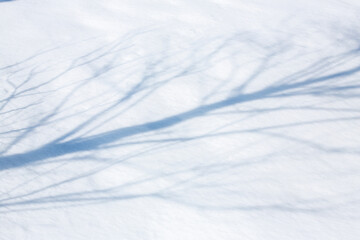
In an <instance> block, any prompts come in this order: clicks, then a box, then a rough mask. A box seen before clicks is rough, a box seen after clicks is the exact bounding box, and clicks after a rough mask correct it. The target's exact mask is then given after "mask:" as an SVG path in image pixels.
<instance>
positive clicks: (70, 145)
mask: <svg viewBox="0 0 360 240" xmlns="http://www.w3.org/2000/svg"><path fill="white" fill-rule="evenodd" d="M359 71H360V66H357V67H354V68H351V69H348V70H344V71H341V72H338V73H335V74H330V75H327V76H322V77H319V78H311V79H306V80H303V81H300V82H296V83H290V84H282V85H278V86H269V87H267V88H265V89H263V90H259V91H257V92H253V93H248V94H240V95H237V96H234V97H230V98H227V99H225V100H221V101H218V102H215V103H211V104H206V105H202V106H199V107H197V108H194V109H192V110H189V111H186V112H183V113H180V114H177V115H174V116H170V117H166V118H163V119H161V120H157V121H152V122H147V123H144V124H139V125H135V126H130V127H125V128H120V129H116V130H113V131H108V132H106V133H102V134H97V135H93V136H90V137H83V138H77V139H73V140H69V141H66V142H60V143H59V142H50V143H48V144H46V145H44V146H42V147H40V148H38V149H35V150H32V151H28V152H26V153H20V154H13V155H8V156H2V157H0V170H6V169H11V168H16V167H21V166H24V165H28V164H30V163H33V162H36V161H40V160H43V159H47V158H51V157H58V156H62V155H66V154H70V153H76V152H83V151H90V150H96V149H101V147H103V146H104V145H106V144H109V143H113V142H115V141H117V140H120V139H122V138H125V137H129V136H133V135H138V134H141V133H146V132H151V131H156V130H159V129H163V128H168V127H171V126H174V125H177V124H179V123H182V122H185V121H188V120H190V119H194V118H197V117H200V116H204V115H205V114H207V113H209V112H211V111H214V110H216V109H221V108H224V107H228V106H232V105H235V104H239V103H244V102H250V101H255V100H260V99H265V98H269V97H273V95H275V96H276V94H279V93H283V92H285V91H289V90H293V89H298V88H302V87H308V86H312V85H316V84H318V83H322V82H325V81H328V80H334V79H337V78H339V77H346V76H349V75H352V74H354V73H357V72H359Z"/></svg>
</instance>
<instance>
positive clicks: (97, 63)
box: [0, 34, 360, 213]
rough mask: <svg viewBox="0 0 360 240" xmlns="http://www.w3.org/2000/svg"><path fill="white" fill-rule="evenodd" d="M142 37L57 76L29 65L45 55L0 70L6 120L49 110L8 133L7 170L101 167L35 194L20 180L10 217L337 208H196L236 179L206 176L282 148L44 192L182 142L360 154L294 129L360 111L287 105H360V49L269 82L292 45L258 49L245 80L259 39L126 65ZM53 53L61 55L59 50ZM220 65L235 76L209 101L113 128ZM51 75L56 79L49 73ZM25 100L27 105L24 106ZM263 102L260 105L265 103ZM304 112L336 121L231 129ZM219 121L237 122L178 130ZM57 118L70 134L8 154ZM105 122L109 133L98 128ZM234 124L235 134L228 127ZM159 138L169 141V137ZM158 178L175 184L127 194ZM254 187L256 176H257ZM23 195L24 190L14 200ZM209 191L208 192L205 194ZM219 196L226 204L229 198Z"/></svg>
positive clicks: (3, 162)
mask: <svg viewBox="0 0 360 240" xmlns="http://www.w3.org/2000/svg"><path fill="white" fill-rule="evenodd" d="M136 37H138V36H137V35H135V36H130V37H125V38H124V39H120V40H119V41H117V42H115V43H112V44H109V45H105V46H101V47H97V48H95V49H93V50H91V51H89V52H87V53H85V54H84V55H82V56H80V57H78V58H75V59H73V60H71V61H70V63H68V64H67V67H65V68H63V69H61V70H58V71H53V70H51V66H48V67H44V66H41V67H39V66H33V65H32V59H36V58H38V57H41V56H40V55H39V56H32V57H30V58H28V59H29V60H24V61H21V62H19V64H15V65H11V66H10V65H9V66H7V67H4V68H1V70H3V71H5V70H6V71H7V79H6V82H7V84H8V86H9V90H8V91H7V94H6V97H5V98H2V99H0V104H1V105H0V117H1V118H3V119H7V118H9V120H7V122H9V124H10V125H11V124H12V122H13V119H16V118H18V117H19V116H23V115H26V114H29V111H30V112H31V111H33V110H34V109H37V108H38V106H46V110H45V111H44V112H43V113H41V114H39V115H37V116H34V120H33V121H29V122H28V124H27V125H26V126H23V127H21V128H15V129H10V130H6V131H2V132H1V133H0V134H1V135H2V136H4V138H3V139H7V137H8V139H9V140H8V141H7V143H6V144H4V145H3V148H2V152H1V153H2V155H1V156H0V171H1V172H10V171H16V170H19V169H20V170H21V169H28V168H32V167H37V166H42V165H45V166H46V165H48V164H50V165H51V164H54V163H56V164H60V165H59V166H63V165H62V164H69V163H72V162H76V161H79V163H80V164H85V163H86V161H96V162H99V164H100V165H99V167H95V168H91V169H90V170H88V169H86V170H81V171H80V172H79V173H76V174H74V175H73V176H69V177H66V178H65V179H62V180H58V181H55V182H52V183H50V184H44V185H42V186H40V187H35V188H33V189H32V190H28V189H27V184H28V183H21V184H19V185H17V186H15V187H14V188H12V189H10V190H7V191H6V192H4V193H3V194H2V195H0V208H5V209H6V210H5V212H6V211H8V209H10V210H9V211H13V209H15V210H14V211H17V210H18V209H22V210H24V209H26V208H27V207H26V206H35V207H34V208H29V209H36V208H37V207H36V206H37V205H40V206H41V207H40V208H41V209H42V208H46V207H48V206H50V207H62V206H71V205H72V204H75V205H78V204H90V203H91V204H100V203H104V202H107V201H117V200H128V199H134V198H144V197H145V198H157V199H162V200H169V201H173V202H176V203H181V204H185V205H188V206H193V207H199V208H208V209H215V210H216V209H218V210H249V211H254V210H256V211H258V210H269V209H271V210H277V211H298V212H309V213H314V212H320V211H326V210H328V209H331V208H332V207H336V206H337V205H338V204H331V203H330V204H325V207H324V205H321V206H318V205H316V204H313V203H314V202H316V201H315V200H314V199H313V201H311V204H308V203H307V202H306V201H300V200H299V201H290V202H286V201H283V202H275V203H274V202H271V201H270V202H269V204H263V203H261V204H260V203H259V204H256V203H255V204H253V205H247V204H241V203H238V202H235V203H232V202H231V203H229V204H227V205H226V206H219V205H218V203H214V204H211V203H210V204H207V203H204V201H203V200H198V201H197V200H193V193H194V192H195V191H201V190H202V189H216V191H224V189H225V190H226V189H227V188H229V185H231V184H232V183H234V182H233V181H230V183H227V182H226V183H223V184H222V183H221V182H219V183H218V184H219V186H217V185H216V184H215V183H207V182H206V181H205V179H206V178H208V177H209V176H215V179H217V178H218V177H219V176H221V174H226V173H227V172H231V171H243V170H244V169H247V168H252V167H253V166H258V165H262V164H267V163H268V162H269V161H273V160H274V159H276V158H278V156H279V155H281V153H279V152H281V151H282V150H281V149H280V148H279V149H276V150H275V151H273V152H270V153H268V154H260V155H259V156H256V157H248V158H247V157H244V158H241V159H239V160H237V161H233V160H231V161H230V160H229V161H221V162H219V163H213V162H210V163H208V164H201V165H199V166H194V165H191V167H188V168H185V169H181V170H174V171H170V172H166V173H164V172H156V171H155V173H149V174H145V176H146V177H144V178H140V179H136V180H132V181H129V182H124V183H120V184H117V185H116V186H112V187H108V188H101V189H97V190H93V189H92V190H89V189H85V190H83V189H81V190H78V191H72V190H71V191H70V192H67V190H66V189H65V192H64V193H59V194H52V195H51V196H49V195H47V192H48V191H50V190H52V189H56V188H61V187H64V186H69V184H73V183H76V182H78V181H82V180H84V179H87V178H89V177H91V176H94V175H96V174H99V173H101V172H103V171H107V170H108V169H110V168H112V167H114V166H117V165H124V166H127V167H134V166H133V165H132V161H131V160H132V159H134V158H139V157H140V158H141V157H144V156H151V154H153V153H154V152H156V151H159V150H160V149H162V150H163V151H168V149H170V148H171V147H174V146H178V145H186V144H188V143H193V142H197V141H198V142H199V141H203V140H208V139H215V138H228V137H231V136H239V135H245V134H252V135H258V136H261V137H266V138H270V139H279V140H282V141H285V142H290V143H294V144H296V145H297V146H304V147H306V148H309V149H313V150H315V151H317V152H321V153H326V154H330V155H334V154H335V155H336V154H340V155H343V154H346V155H359V153H360V151H359V150H358V149H359V148H358V146H355V147H340V146H336V147H334V146H328V145H327V144H326V143H319V142H317V141H316V140H312V139H303V138H301V137H299V136H298V135H292V129H294V128H298V127H304V128H305V127H306V126H314V125H324V124H332V123H334V122H341V123H346V122H354V121H358V120H359V117H360V115H359V109H357V108H344V107H337V108H336V107H328V106H326V107H322V106H313V105H312V104H302V103H297V106H292V104H293V103H292V104H290V102H297V101H296V100H297V99H300V98H302V97H304V96H306V97H311V98H316V99H323V100H324V101H325V100H329V99H333V100H334V99H335V100H336V101H349V100H352V99H358V98H359V97H360V95H359V94H360V92H359V90H360V85H359V84H358V82H357V77H358V76H359V72H360V64H359V61H358V60H359V51H358V49H355V50H350V51H346V52H343V53H341V54H338V55H336V56H333V55H330V56H323V57H321V58H320V59H314V60H312V62H310V63H307V64H306V65H305V64H303V65H299V66H297V67H296V68H294V66H293V65H292V67H293V68H292V69H294V70H293V71H285V72H286V73H284V74H281V75H280V76H278V75H275V77H274V74H273V72H274V71H278V70H281V69H282V67H283V66H287V64H289V63H288V62H287V61H288V60H287V59H286V58H284V57H283V55H284V54H286V53H287V52H288V51H289V50H288V49H287V47H286V45H285V44H283V43H279V44H277V45H275V46H272V47H271V48H268V47H259V46H255V47H253V48H252V50H255V51H259V52H261V58H260V59H256V63H257V64H256V65H255V67H254V71H253V72H252V73H251V74H250V75H249V76H248V77H244V76H242V75H240V74H232V73H234V72H236V71H237V69H239V68H242V67H243V66H242V64H244V67H246V66H247V64H248V63H247V62H244V63H241V64H239V63H238V62H237V58H238V57H239V56H241V55H242V54H243V52H242V51H243V49H244V47H245V46H249V45H254V44H253V42H254V41H253V40H252V39H251V40H250V39H248V37H244V36H243V35H241V34H240V35H239V34H237V35H235V36H231V37H229V38H227V39H220V40H219V39H213V40H212V41H210V43H203V42H202V43H201V44H199V45H200V46H197V47H190V48H189V49H187V51H186V52H185V53H184V51H177V50H175V51H174V50H173V49H171V47H169V48H167V47H166V46H165V47H164V49H163V50H162V51H160V53H158V55H151V56H140V57H139V56H135V57H133V58H132V57H130V58H128V57H127V55H128V54H130V53H131V52H133V51H134V49H133V47H132V46H128V44H127V42H128V41H129V38H130V39H131V40H133V39H134V38H136ZM234 49H235V50H237V51H234ZM54 51H55V52H56V51H57V49H55V50H54ZM234 52H235V53H234ZM45 54H47V53H45ZM295 57H296V56H294V58H295ZM222 62H230V63H231V66H232V68H233V69H232V70H233V71H230V72H232V73H230V74H229V76H228V77H224V79H226V80H225V81H223V79H222V81H221V82H220V84H219V81H216V84H215V85H214V87H213V88H208V89H207V90H206V91H205V90H204V92H206V94H204V95H203V97H202V99H200V100H199V101H196V102H197V104H195V105H193V106H192V107H189V108H188V109H186V110H183V111H180V112H176V113H172V114H170V115H168V114H166V113H165V114H163V115H161V116H160V117H156V118H155V119H151V120H148V121H146V122H140V123H136V124H131V125H126V126H120V127H118V125H121V124H118V123H117V121H118V120H119V119H123V118H126V116H127V115H126V114H128V113H129V112H131V111H142V110H143V109H145V108H146V106H149V105H142V104H144V103H148V102H150V103H151V101H152V97H154V96H157V95H158V94H159V92H161V91H163V89H166V88H167V87H168V86H169V85H170V86H171V85H172V84H175V83H177V82H179V81H183V80H184V79H186V78H192V77H193V78H195V79H196V78H201V77H203V74H205V75H206V73H207V72H208V71H210V69H212V68H213V66H217V64H219V63H222ZM304 65H305V66H304ZM134 66H135V67H134ZM84 69H85V70H86V74H84V77H81V78H76V79H74V80H73V79H71V80H70V81H68V82H66V81H65V83H63V82H62V81H64V79H65V80H66V79H67V76H68V75H70V76H71V77H73V76H77V75H76V74H77V73H78V71H80V72H81V71H83V70H84ZM85 70H84V71H85ZM49 72H50V73H51V76H50V77H49ZM54 72H55V74H54ZM80 75H81V74H80ZM268 76H270V77H268ZM269 78H271V79H269ZM117 79H120V80H117ZM133 79H135V81H134V80H133ZM100 81H101V82H103V84H105V85H106V84H109V86H110V87H106V88H105V90H103V91H99V93H96V92H95V95H91V96H89V97H83V98H81V100H78V99H77V98H78V96H79V95H78V94H79V92H80V91H84V90H83V89H87V88H88V86H90V85H91V84H93V83H94V82H95V83H97V82H100ZM61 91H64V92H63V93H61V94H59V96H61V97H59V100H58V101H56V102H55V103H54V104H50V106H49V105H44V101H45V100H46V98H47V97H48V96H51V94H54V93H55V94H57V93H58V92H61ZM85 91H86V90H85ZM110 94H112V95H113V97H112V98H109V99H107V98H106V96H107V95H110ZM104 96H105V97H104ZM96 98H98V100H97V99H96ZM22 99H29V101H24V100H22ZM269 102H270V103H277V104H275V106H270V107H269V106H268V104H267V103H269ZM288 102H289V103H288ZM279 103H281V104H279ZM262 104H263V105H264V106H261V105H262ZM85 105H88V106H90V108H85V109H82V108H81V106H85ZM14 106H15V107H14ZM144 106H145V107H144ZM254 106H256V107H254ZM78 107H79V108H78ZM73 109H76V110H73ZM77 109H80V111H79V110H77ZM136 109H140V110H136ZM68 111H69V113H68ZM299 111H306V112H308V113H310V114H311V113H319V112H324V113H332V112H338V113H339V114H338V115H335V116H334V117H329V116H328V115H329V114H326V115H325V116H324V117H320V118H317V119H310V120H308V119H305V120H298V119H296V120H295V121H292V122H285V123H274V122H273V123H272V124H271V125H262V123H261V122H260V124H258V125H257V126H251V124H250V125H249V126H246V124H245V127H240V129H239V127H234V128H231V127H232V126H239V125H241V124H243V123H248V122H246V121H249V120H248V119H261V117H263V116H271V114H274V113H277V112H284V113H286V114H289V113H291V112H294V113H297V112H299ZM340 114H341V115H340ZM30 116H31V115H30ZM224 116H230V117H231V119H232V118H234V119H232V120H231V121H230V122H227V123H226V124H221V125H219V126H217V127H216V128H215V129H212V128H211V129H208V128H206V127H204V129H205V131H203V132H200V133H196V132H192V131H190V132H188V133H186V134H184V133H183V129H184V127H185V126H187V125H186V124H188V125H191V124H193V123H196V122H197V121H200V120H203V121H212V118H214V117H224ZM4 122H5V121H4ZM61 122H66V123H68V124H70V126H67V127H66V129H65V130H64V131H60V132H58V133H57V134H56V136H51V138H50V139H49V138H47V140H46V141H45V142H43V143H42V144H41V145H40V146H37V147H35V148H32V149H29V150H26V151H22V152H12V151H13V149H14V148H17V149H21V147H19V146H21V144H22V143H23V142H24V141H26V140H29V139H32V138H36V133H37V132H42V131H44V129H49V128H50V129H51V128H54V127H56V126H58V124H60V125H61ZM107 124H109V125H111V126H113V127H111V128H110V129H106V130H102V129H103V127H104V126H106V125H107ZM3 127H6V125H4V126H3ZM229 128H230V130H228V129H229ZM164 132H170V133H167V134H164ZM18 147H19V148H18ZM131 147H134V151H133V150H131V151H133V152H131V151H130V152H131V153H130V154H128V155H126V154H125V155H118V154H115V156H114V157H112V158H110V159H106V158H104V157H103V156H101V154H102V153H104V152H109V151H111V150H116V151H119V150H121V149H123V148H131ZM247 149H251V147H250V146H246V147H244V148H243V149H241V150H243V151H246V150H247ZM17 151H19V150H17ZM56 166H58V165H56ZM47 174H51V171H50V172H49V173H44V175H47ZM39 177H42V175H40V176H39ZM160 179H167V180H168V181H169V182H170V184H167V185H166V186H165V187H160V188H157V189H156V190H151V191H149V192H147V193H146V192H145V193H132V192H131V191H129V193H124V191H125V190H126V189H132V188H133V187H134V186H143V185H145V184H147V183H149V182H150V183H151V182H157V181H160ZM204 181H205V182H204ZM254 181H257V180H255V179H254ZM20 189H21V193H19V192H18V190H20ZM124 189H125V190H124ZM199 189H200V190H199ZM207 191H208V190H205V192H207ZM125 192H126V191H125ZM210 192H211V191H210ZM229 192H230V193H231V194H230V195H234V196H239V195H241V194H240V193H237V192H233V191H231V190H229ZM223 195H224V196H228V195H227V194H226V193H223ZM235 199H236V198H235ZM240 202H241V201H240ZM304 202H305V203H304ZM309 202H310V200H309ZM320 202H321V201H320ZM23 206H25V207H23Z"/></svg>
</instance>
